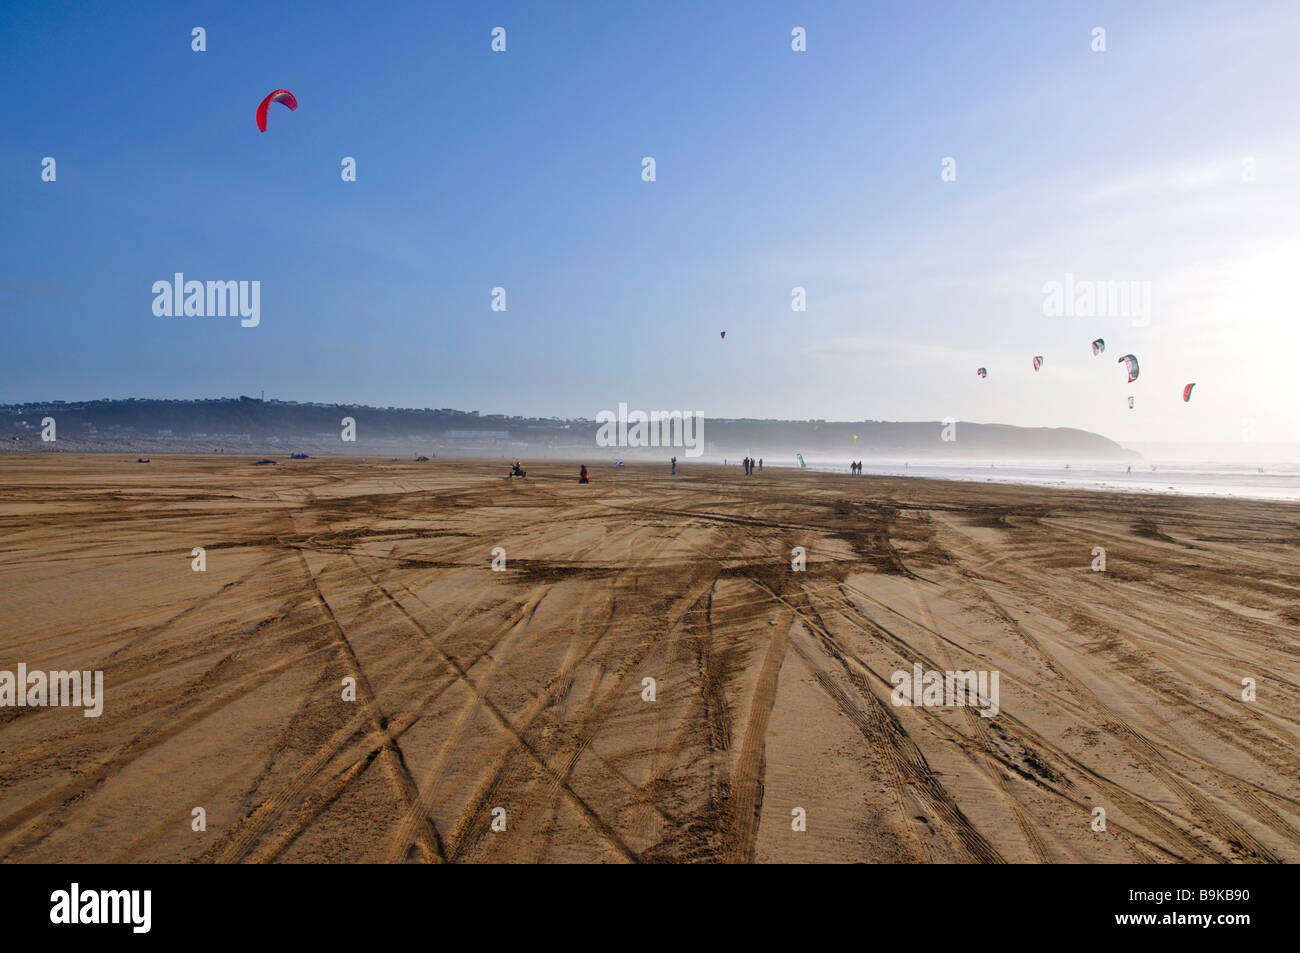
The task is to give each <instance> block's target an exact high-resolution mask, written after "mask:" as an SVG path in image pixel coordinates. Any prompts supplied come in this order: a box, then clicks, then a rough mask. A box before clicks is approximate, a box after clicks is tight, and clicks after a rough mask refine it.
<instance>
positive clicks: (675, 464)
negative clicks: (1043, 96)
mask: <svg viewBox="0 0 1300 953" xmlns="http://www.w3.org/2000/svg"><path fill="white" fill-rule="evenodd" d="M676 475H677V458H676V457H673V476H676Z"/></svg>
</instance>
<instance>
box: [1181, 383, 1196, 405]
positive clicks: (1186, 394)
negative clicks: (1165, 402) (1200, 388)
mask: <svg viewBox="0 0 1300 953" xmlns="http://www.w3.org/2000/svg"><path fill="white" fill-rule="evenodd" d="M1195 386H1196V385H1195V384H1188V385H1187V386H1186V387H1184V388H1183V403H1184V404H1185V403H1187V402H1188V401H1189V400H1191V399H1192V388H1193V387H1195Z"/></svg>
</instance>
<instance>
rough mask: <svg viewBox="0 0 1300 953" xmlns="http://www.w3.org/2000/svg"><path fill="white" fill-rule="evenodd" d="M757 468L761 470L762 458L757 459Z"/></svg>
mask: <svg viewBox="0 0 1300 953" xmlns="http://www.w3.org/2000/svg"><path fill="white" fill-rule="evenodd" d="M758 468H759V469H760V470H761V469H763V458H762V457H759V458H758Z"/></svg>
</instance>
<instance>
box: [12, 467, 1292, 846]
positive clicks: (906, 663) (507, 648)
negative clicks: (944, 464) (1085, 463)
mask: <svg viewBox="0 0 1300 953" xmlns="http://www.w3.org/2000/svg"><path fill="white" fill-rule="evenodd" d="M252 459H253V458H241V457H233V456H231V455H207V456H162V455H158V456H154V457H152V462H151V463H149V464H137V463H136V462H135V457H134V456H131V457H124V456H117V455H107V454H104V455H90V454H86V455H81V454H41V455H36V454H32V455H20V454H13V455H5V456H3V457H0V527H2V529H3V533H2V534H0V594H2V596H0V670H9V671H15V670H16V669H17V666H18V665H19V664H20V663H21V664H23V665H25V666H26V668H27V670H29V671H31V670H42V671H59V670H74V669H75V670H79V671H102V672H103V685H104V690H103V695H104V697H103V712H102V715H100V716H99V717H84V714H83V712H82V711H81V710H79V709H77V708H75V707H48V706H44V707H42V706H34V705H29V706H26V707H17V706H9V707H3V708H0V860H3V861H4V862H9V863H15V862H92V861H94V862H160V861H161V862H171V861H193V862H223V863H230V862H253V863H258V862H305V861H332V862H385V861H390V862H404V861H413V862H420V861H429V862H441V861H451V862H565V861H581V862H587V861H594V862H624V861H642V862H673V861H693V862H698V861H708V862H873V863H874V862H904V863H911V862H1002V861H1005V862H1012V863H1036V862H1154V863H1165V862H1218V861H1228V862H1279V861H1288V862H1295V861H1297V860H1300V748H1298V743H1300V506H1297V505H1291V504H1283V503H1267V502H1253V501H1242V500H1222V499H1213V500H1211V499H1200V498H1192V497H1182V498H1179V497H1171V496H1169V497H1164V496H1162V497H1152V496H1124V495H1120V494H1111V493H1104V492H1087V491H1077V492H1075V491H1064V490H1051V489H1042V488H1031V487H1017V486H1005V485H993V484H988V485H981V484H976V483H955V482H941V481H931V480H923V479H905V478H884V477H871V476H864V477H850V476H847V475H844V476H837V475H828V474H818V473H808V472H800V471H797V470H782V471H777V470H773V469H771V468H769V469H768V470H766V471H764V472H762V473H758V474H756V475H755V476H753V477H750V478H747V477H745V476H744V474H743V471H742V470H741V469H740V467H739V466H732V467H729V468H726V469H724V468H721V467H716V466H704V465H691V464H689V463H687V464H684V465H682V466H681V467H680V468H679V472H678V474H677V476H675V477H674V476H671V475H670V474H669V471H668V467H667V465H666V463H665V464H664V465H663V466H656V467H649V466H645V465H633V466H628V467H625V468H621V469H617V470H615V469H612V468H608V467H605V466H601V467H595V468H593V474H592V477H593V482H592V483H591V484H589V485H585V486H582V485H579V484H578V482H577V468H578V464H577V462H575V463H574V464H572V465H570V464H543V465H538V466H532V465H529V464H528V463H527V462H525V466H526V468H527V470H528V477H527V479H523V480H520V479H514V480H510V479H506V478H505V473H506V462H505V461H499V462H465V461H443V460H434V461H431V462H428V463H415V462H410V461H390V460H387V459H378V458H372V459H368V460H357V459H355V458H347V459H344V458H338V459H330V458H318V459H312V460H307V461H292V462H291V461H289V460H288V459H287V458H284V459H281V465H280V466H277V467H255V466H252V465H251V460H252ZM195 547H202V548H203V550H204V554H203V557H202V558H203V559H204V560H205V569H204V571H202V572H198V571H194V569H193V563H194V561H195V558H196V557H195V556H194V555H193V550H194V548H195ZM497 547H500V549H502V550H504V557H503V558H504V571H494V569H493V560H494V552H493V550H494V548H497ZM795 547H802V549H803V552H804V554H805V557H806V568H805V569H803V570H802V571H797V570H795V569H793V568H792V558H794V556H793V554H792V551H793V550H794V549H795ZM1097 548H1100V549H1104V557H1105V571H1104V572H1098V571H1094V565H1096V560H1097V559H1098V558H1099V557H1098V554H1097V552H1095V550H1097ZM495 555H496V556H497V558H498V565H499V564H500V559H501V558H502V557H501V554H500V553H498V554H495ZM918 664H919V665H920V666H921V669H922V670H924V671H940V672H946V671H968V670H974V671H979V672H986V673H991V672H996V673H997V675H998V682H997V684H998V687H999V697H998V699H997V703H998V704H997V712H996V714H993V715H992V716H991V717H984V716H982V715H981V713H980V709H979V708H976V707H969V706H960V707H958V706H948V705H915V706H905V705H896V704H894V697H893V696H894V694H895V683H894V682H893V681H892V680H891V679H892V676H893V675H894V673H895V672H900V671H902V672H906V673H909V675H910V673H912V672H913V671H914V666H916V665H918ZM348 679H352V680H355V686H356V689H355V700H345V698H344V694H345V685H346V683H347V680H348ZM647 679H653V683H650V682H647V681H646V680H647ZM1243 680H1250V683H1251V684H1253V686H1254V700H1252V701H1247V700H1243V697H1242V693H1243V691H1245V690H1246V689H1245V688H1243ZM652 690H653V700H650V697H649V696H650V693H651V691H652ZM197 808H201V809H202V818H203V820H204V825H203V826H205V828H206V829H204V830H195V829H194V827H195V826H197V821H196V820H195V817H196V814H195V811H196V809H197ZM1097 808H1100V809H1102V811H1104V829H1095V828H1096V827H1097V823H1098V820H1099V816H1098V815H1097V814H1095V813H1094V812H1095V809H1097ZM494 826H495V827H496V828H497V829H494ZM800 827H802V828H803V829H797V828H800Z"/></svg>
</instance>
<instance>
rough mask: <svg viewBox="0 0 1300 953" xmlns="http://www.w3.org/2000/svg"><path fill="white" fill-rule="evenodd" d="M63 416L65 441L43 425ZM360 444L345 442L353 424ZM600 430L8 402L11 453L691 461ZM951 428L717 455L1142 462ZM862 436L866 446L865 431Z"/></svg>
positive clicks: (801, 436) (222, 403)
mask: <svg viewBox="0 0 1300 953" xmlns="http://www.w3.org/2000/svg"><path fill="white" fill-rule="evenodd" d="M46 418H52V419H53V420H54V427H55V430H54V433H55V437H56V439H55V440H54V441H53V442H46V441H42V439H41V432H42V429H43V424H42V421H44V420H45V419H46ZM345 418H350V419H351V420H352V421H353V422H354V425H353V428H352V430H353V433H354V435H355V440H352V441H348V440H344V439H343V435H344V431H345V423H344V419H345ZM597 430H598V424H597V423H596V422H595V421H594V420H588V419H585V418H577V419H570V420H561V419H559V418H555V417H552V418H538V417H518V416H505V415H499V414H496V415H480V414H479V413H478V412H477V411H461V410H454V409H452V408H442V409H440V410H434V409H431V408H424V409H415V408H398V407H367V406H362V405H358V404H317V403H297V402H294V401H277V400H266V401H264V400H259V399H257V398H254V397H231V398H217V399H211V400H140V399H134V398H132V399H127V400H107V399H105V400H91V401H50V402H45V403H29V404H9V405H0V449H3V450H53V451H59V450H63V451H119V452H132V451H135V450H147V451H150V452H154V453H163V452H167V451H174V452H210V451H215V450H224V451H225V452H228V453H230V452H247V453H263V452H280V453H288V452H289V451H292V450H298V451H307V452H314V453H411V454H419V453H424V454H430V453H432V454H438V455H444V456H492V457H495V456H525V455H527V456H532V457H557V458H572V457H574V456H587V457H592V458H599V457H604V456H611V457H626V458H627V459H649V458H653V459H660V458H663V457H666V456H673V455H675V456H677V457H679V458H682V459H685V457H686V454H685V453H684V452H683V451H682V449H681V448H680V447H678V448H671V447H641V448H634V447H609V448H600V447H597V441H596V434H597ZM943 430H944V427H943V424H941V423H940V422H939V421H917V422H907V423H890V422H888V421H871V420H868V421H856V422H854V421H849V422H833V421H825V420H754V419H720V418H712V417H706V418H705V420H704V425H703V450H704V455H705V458H706V459H708V458H713V457H718V458H722V457H729V458H730V457H740V456H744V455H745V454H747V453H752V454H754V455H755V456H765V457H767V458H768V459H771V460H773V461H777V460H780V461H789V460H792V459H793V456H794V454H795V453H802V454H804V456H805V457H807V458H814V457H833V458H835V459H837V460H838V459H840V458H843V459H844V460H846V461H847V460H849V459H863V458H870V457H893V458H915V459H919V458H929V457H935V458H953V459H955V458H962V459H992V460H1003V459H1032V458H1047V459H1089V460H1126V459H1127V460H1131V459H1138V458H1139V455H1138V454H1137V453H1134V452H1133V451H1131V450H1126V449H1124V448H1123V447H1121V446H1119V445H1118V444H1117V443H1115V442H1114V441H1112V440H1108V439H1107V438H1105V437H1102V436H1100V435H1098V434H1094V433H1089V432H1088V431H1085V430H1074V429H1070V428H1047V427H1037V428H1026V427H1012V426H1008V425H1005V424H975V423H965V422H958V423H957V424H956V427H955V432H954V433H951V436H954V437H955V439H953V440H944V439H942V435H943ZM855 434H856V439H855V438H854V435H855Z"/></svg>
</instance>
